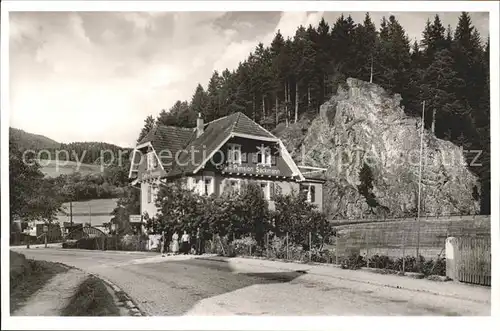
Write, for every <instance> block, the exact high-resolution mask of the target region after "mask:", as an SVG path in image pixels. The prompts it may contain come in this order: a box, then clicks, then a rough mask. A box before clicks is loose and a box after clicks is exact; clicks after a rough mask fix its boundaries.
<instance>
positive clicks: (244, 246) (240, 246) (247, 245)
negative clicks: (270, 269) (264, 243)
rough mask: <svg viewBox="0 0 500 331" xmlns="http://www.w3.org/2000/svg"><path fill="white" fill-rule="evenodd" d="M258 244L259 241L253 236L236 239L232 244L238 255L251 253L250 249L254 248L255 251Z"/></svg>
mask: <svg viewBox="0 0 500 331" xmlns="http://www.w3.org/2000/svg"><path fill="white" fill-rule="evenodd" d="M256 245H257V241H256V240H255V239H254V238H252V237H245V238H241V239H236V240H233V242H232V243H231V246H233V249H234V253H235V254H236V255H250V253H251V251H250V249H252V251H253V250H254V248H255V246H256ZM252 253H253V252H252Z"/></svg>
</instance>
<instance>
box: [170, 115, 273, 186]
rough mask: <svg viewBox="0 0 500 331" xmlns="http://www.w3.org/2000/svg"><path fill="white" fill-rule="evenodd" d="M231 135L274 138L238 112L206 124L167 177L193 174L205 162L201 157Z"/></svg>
mask: <svg viewBox="0 0 500 331" xmlns="http://www.w3.org/2000/svg"><path fill="white" fill-rule="evenodd" d="M232 133H241V134H251V135H254V136H259V137H265V138H276V137H275V136H274V135H272V134H271V133H269V132H268V131H267V130H265V129H264V128H263V127H261V126H260V125H258V124H257V123H255V122H254V121H252V120H251V119H249V118H248V117H247V116H246V115H245V114H243V113H240V112H238V113H234V114H231V115H228V116H226V117H222V118H219V119H217V120H215V121H212V122H210V123H208V124H207V126H206V128H205V130H204V132H203V134H202V135H201V136H200V137H198V138H196V139H194V140H193V141H192V142H191V143H190V144H189V145H188V146H187V147H186V150H187V151H188V152H187V153H184V154H183V156H182V157H181V158H179V162H178V163H176V164H175V165H174V167H173V168H172V171H170V172H169V173H168V176H178V175H181V174H189V173H192V172H194V170H195V169H196V168H197V167H198V166H199V165H200V164H202V163H203V161H205V160H203V155H206V156H207V157H208V156H209V155H210V154H211V153H212V152H214V151H215V150H216V149H217V147H219V145H220V144H221V143H222V142H223V141H224V140H226V139H227V138H228V137H229V136H230V135H231V134H232ZM192 150H195V151H196V152H195V153H194V154H192V153H191V151H192ZM203 152H204V153H203ZM192 155H194V160H191V157H192ZM193 161H194V162H193ZM181 164H183V165H181Z"/></svg>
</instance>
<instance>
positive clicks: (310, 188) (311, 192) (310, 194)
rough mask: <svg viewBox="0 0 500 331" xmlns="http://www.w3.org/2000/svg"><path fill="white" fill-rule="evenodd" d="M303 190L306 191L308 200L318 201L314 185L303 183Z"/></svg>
mask: <svg viewBox="0 0 500 331" xmlns="http://www.w3.org/2000/svg"><path fill="white" fill-rule="evenodd" d="M301 190H302V191H304V192H305V193H306V196H307V202H311V203H315V202H316V187H315V186H314V185H307V184H306V185H301Z"/></svg>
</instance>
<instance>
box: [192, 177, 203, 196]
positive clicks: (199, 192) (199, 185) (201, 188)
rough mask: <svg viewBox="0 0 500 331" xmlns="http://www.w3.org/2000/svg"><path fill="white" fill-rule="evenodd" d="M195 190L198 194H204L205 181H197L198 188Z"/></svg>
mask: <svg viewBox="0 0 500 331" xmlns="http://www.w3.org/2000/svg"><path fill="white" fill-rule="evenodd" d="M194 190H195V192H196V193H198V194H201V193H202V192H203V180H202V179H201V178H199V179H198V180H196V187H195V189H194Z"/></svg>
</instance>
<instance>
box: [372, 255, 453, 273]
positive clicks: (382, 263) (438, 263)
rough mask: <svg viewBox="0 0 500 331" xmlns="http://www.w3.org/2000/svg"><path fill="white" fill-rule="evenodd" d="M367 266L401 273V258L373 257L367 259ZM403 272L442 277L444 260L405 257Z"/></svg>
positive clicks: (444, 269)
mask: <svg viewBox="0 0 500 331" xmlns="http://www.w3.org/2000/svg"><path fill="white" fill-rule="evenodd" d="M369 266H370V267H372V268H377V269H390V270H396V271H402V270H403V258H397V259H396V260H394V259H392V258H390V257H388V256H386V255H373V256H372V257H370V259H369ZM404 271H405V272H418V273H422V274H424V275H425V276H429V275H440V276H444V275H446V259H445V258H438V259H429V260H426V259H425V258H424V257H423V256H420V257H419V259H418V260H417V259H416V258H415V257H414V256H406V257H405V268H404Z"/></svg>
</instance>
